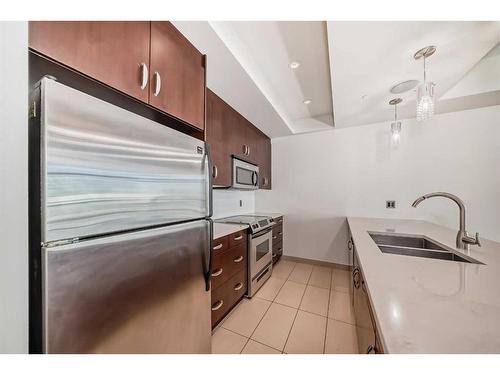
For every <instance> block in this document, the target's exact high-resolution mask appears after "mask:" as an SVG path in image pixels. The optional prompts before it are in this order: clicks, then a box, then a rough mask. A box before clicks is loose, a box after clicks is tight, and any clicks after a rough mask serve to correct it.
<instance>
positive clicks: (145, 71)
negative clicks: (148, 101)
mask: <svg viewBox="0 0 500 375" xmlns="http://www.w3.org/2000/svg"><path fill="white" fill-rule="evenodd" d="M140 66H141V73H142V78H141V90H144V89H145V88H146V86H147V85H148V80H149V71H148V66H147V65H146V63H141V65H140Z"/></svg>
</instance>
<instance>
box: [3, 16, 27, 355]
mask: <svg viewBox="0 0 500 375" xmlns="http://www.w3.org/2000/svg"><path fill="white" fill-rule="evenodd" d="M0 71H1V72H2V73H3V74H2V78H1V80H0V178H1V181H0V239H1V241H0V353H26V352H27V351H28V124H27V113H28V109H27V108H28V107H27V104H28V25H27V23H26V22H0Z"/></svg>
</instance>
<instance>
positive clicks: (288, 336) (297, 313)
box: [283, 271, 312, 353]
mask: <svg viewBox="0 0 500 375" xmlns="http://www.w3.org/2000/svg"><path fill="white" fill-rule="evenodd" d="M311 273H312V271H311ZM310 276H311V275H309V277H310ZM307 280H308V281H309V279H307ZM306 288H307V284H306ZM306 288H304V293H302V297H300V302H299V307H297V311H296V312H295V316H294V318H293V322H292V325H291V326H290V331H288V335H287V336H286V340H285V345H284V346H283V353H284V352H285V348H286V344H288V339H289V338H290V333H292V329H293V325H294V324H295V320H296V319H297V315H299V308H300V305H301V304H302V300H303V299H304V294H306Z"/></svg>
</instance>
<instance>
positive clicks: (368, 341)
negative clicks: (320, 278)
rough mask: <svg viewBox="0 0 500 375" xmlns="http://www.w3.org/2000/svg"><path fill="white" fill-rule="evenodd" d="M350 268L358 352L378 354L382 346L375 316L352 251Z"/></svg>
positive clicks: (355, 256) (357, 260)
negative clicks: (352, 256)
mask: <svg viewBox="0 0 500 375" xmlns="http://www.w3.org/2000/svg"><path fill="white" fill-rule="evenodd" d="M353 262H354V263H353V270H352V285H353V297H352V298H353V307H354V316H355V319H356V335H357V338H358V351H359V353H360V354H380V353H383V352H384V351H383V348H382V345H381V342H380V339H379V337H378V334H377V326H376V323H375V317H374V315H373V311H372V308H371V305H370V299H369V298H368V292H367V286H366V281H365V278H364V275H363V272H362V270H361V267H360V265H359V259H358V257H357V255H356V252H355V251H354V259H353Z"/></svg>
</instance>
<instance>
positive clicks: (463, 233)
mask: <svg viewBox="0 0 500 375" xmlns="http://www.w3.org/2000/svg"><path fill="white" fill-rule="evenodd" d="M432 197H443V198H448V199H451V200H452V201H453V202H455V203H456V204H457V206H458V209H459V212H460V228H459V230H458V233H457V248H459V249H464V250H468V249H469V245H478V246H481V243H480V241H479V233H476V237H475V238H474V237H470V236H469V235H468V233H467V230H466V229H465V203H464V202H463V201H462V200H461V199H460V198H459V197H457V196H456V195H453V194H450V193H446V192H442V191H438V192H435V193H429V194H425V195H422V196H421V197H418V198H417V199H415V201H414V202H413V203H412V207H417V206H418V205H419V204H420V203H422V202H423V201H424V200H425V199H428V198H432Z"/></svg>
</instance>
